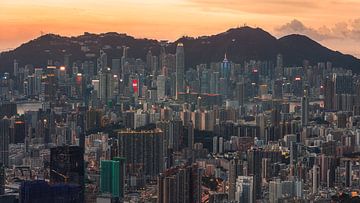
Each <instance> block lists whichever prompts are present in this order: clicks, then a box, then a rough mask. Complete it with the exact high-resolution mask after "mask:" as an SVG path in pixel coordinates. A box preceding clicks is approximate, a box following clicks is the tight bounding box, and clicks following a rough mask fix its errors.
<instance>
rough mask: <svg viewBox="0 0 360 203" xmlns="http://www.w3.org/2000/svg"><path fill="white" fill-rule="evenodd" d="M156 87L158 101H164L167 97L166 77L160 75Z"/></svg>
mask: <svg viewBox="0 0 360 203" xmlns="http://www.w3.org/2000/svg"><path fill="white" fill-rule="evenodd" d="M156 87H157V95H158V99H159V100H160V99H164V98H165V95H166V77H165V76H164V75H158V76H157V78H156Z"/></svg>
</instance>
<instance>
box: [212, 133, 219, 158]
mask: <svg viewBox="0 0 360 203" xmlns="http://www.w3.org/2000/svg"><path fill="white" fill-rule="evenodd" d="M218 140H219V138H218V137H217V136H215V137H213V148H212V152H213V154H217V153H218V145H219V143H218Z"/></svg>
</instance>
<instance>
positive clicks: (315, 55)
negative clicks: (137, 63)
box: [0, 26, 360, 72]
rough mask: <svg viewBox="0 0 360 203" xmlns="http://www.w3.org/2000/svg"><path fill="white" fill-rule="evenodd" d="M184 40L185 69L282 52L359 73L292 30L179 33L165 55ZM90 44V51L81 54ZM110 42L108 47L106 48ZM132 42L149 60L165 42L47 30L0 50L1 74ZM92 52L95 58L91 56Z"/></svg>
mask: <svg viewBox="0 0 360 203" xmlns="http://www.w3.org/2000/svg"><path fill="white" fill-rule="evenodd" d="M179 42H181V43H183V44H184V46H185V58H186V61H185V64H186V67H187V68H189V67H195V65H197V64H201V63H207V64H208V63H211V62H219V61H221V60H222V59H223V56H224V53H225V52H226V53H227V56H228V58H229V59H230V60H231V61H233V62H235V63H242V62H243V61H246V60H251V59H254V60H268V61H273V62H275V61H276V60H275V59H276V55H277V54H278V53H281V54H283V56H284V65H286V66H294V65H296V66H301V65H302V61H303V60H305V59H306V60H309V61H310V62H311V64H316V63H317V62H326V61H331V62H332V63H333V64H334V66H337V67H344V68H349V69H351V70H353V71H354V72H360V59H358V58H356V57H354V56H351V55H348V54H342V53H341V52H338V51H333V50H331V49H329V48H326V47H325V46H323V45H321V44H320V43H318V42H316V41H314V40H312V39H311V38H309V37H307V36H304V35H299V34H291V35H287V36H283V37H281V38H276V37H274V36H272V35H271V34H270V33H269V32H266V31H265V30H263V29H261V28H252V27H248V26H246V27H240V28H230V29H228V30H227V31H225V32H222V33H219V34H214V35H209V36H199V37H187V36H184V37H181V38H179V39H177V40H175V41H173V42H169V43H168V45H167V47H166V51H167V53H175V49H176V44H177V43H179ZM85 45H86V47H87V48H88V49H89V51H88V52H83V51H82V48H83V47H84V46H85ZM107 45H108V46H107ZM122 46H128V47H130V49H129V57H133V58H141V59H143V60H145V58H146V53H147V52H148V50H151V51H152V53H153V54H154V55H158V54H159V52H160V48H161V41H159V40H155V39H147V38H135V37H133V36H130V35H127V34H124V33H117V32H107V33H100V34H94V33H88V32H85V33H84V34H82V35H79V36H71V37H66V36H61V35H57V34H46V35H43V36H40V37H38V38H35V39H33V40H30V41H28V42H26V43H23V44H22V45H20V46H19V47H17V48H15V49H14V50H11V51H6V52H2V53H1V54H0V72H5V71H7V72H10V71H11V69H12V66H13V65H12V64H13V60H14V59H16V60H18V62H19V65H20V66H24V65H26V64H33V65H34V66H35V67H39V66H40V67H43V66H46V64H47V59H51V60H53V61H57V62H59V63H60V64H61V63H63V60H64V55H65V54H68V55H71V61H72V62H76V61H84V60H96V57H97V56H98V53H99V50H100V49H105V52H106V53H107V54H108V56H109V57H108V59H109V61H108V64H111V61H110V60H111V58H120V57H121V54H122V50H121V47H122ZM90 55H92V56H93V57H89V56H90Z"/></svg>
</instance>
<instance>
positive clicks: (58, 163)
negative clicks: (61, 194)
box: [50, 146, 85, 199]
mask: <svg viewBox="0 0 360 203" xmlns="http://www.w3.org/2000/svg"><path fill="white" fill-rule="evenodd" d="M84 171H85V169H84V152H83V149H82V148H81V147H79V146H59V147H54V148H51V149H50V182H51V183H71V184H77V185H80V186H81V188H82V192H81V193H82V194H81V196H82V198H81V199H84V198H83V197H84V189H85V188H84Z"/></svg>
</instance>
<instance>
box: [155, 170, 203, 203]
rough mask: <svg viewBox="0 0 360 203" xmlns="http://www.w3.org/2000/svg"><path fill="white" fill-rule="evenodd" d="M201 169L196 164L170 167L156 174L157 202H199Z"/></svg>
mask: <svg viewBox="0 0 360 203" xmlns="http://www.w3.org/2000/svg"><path fill="white" fill-rule="evenodd" d="M201 177H202V170H201V169H200V168H199V167H198V165H197V164H192V165H185V166H179V167H176V168H170V169H168V170H167V171H165V172H164V173H161V174H160V175H159V176H158V181H157V183H158V187H157V192H158V195H157V196H158V201H157V203H200V202H201V194H202V191H201Z"/></svg>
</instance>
